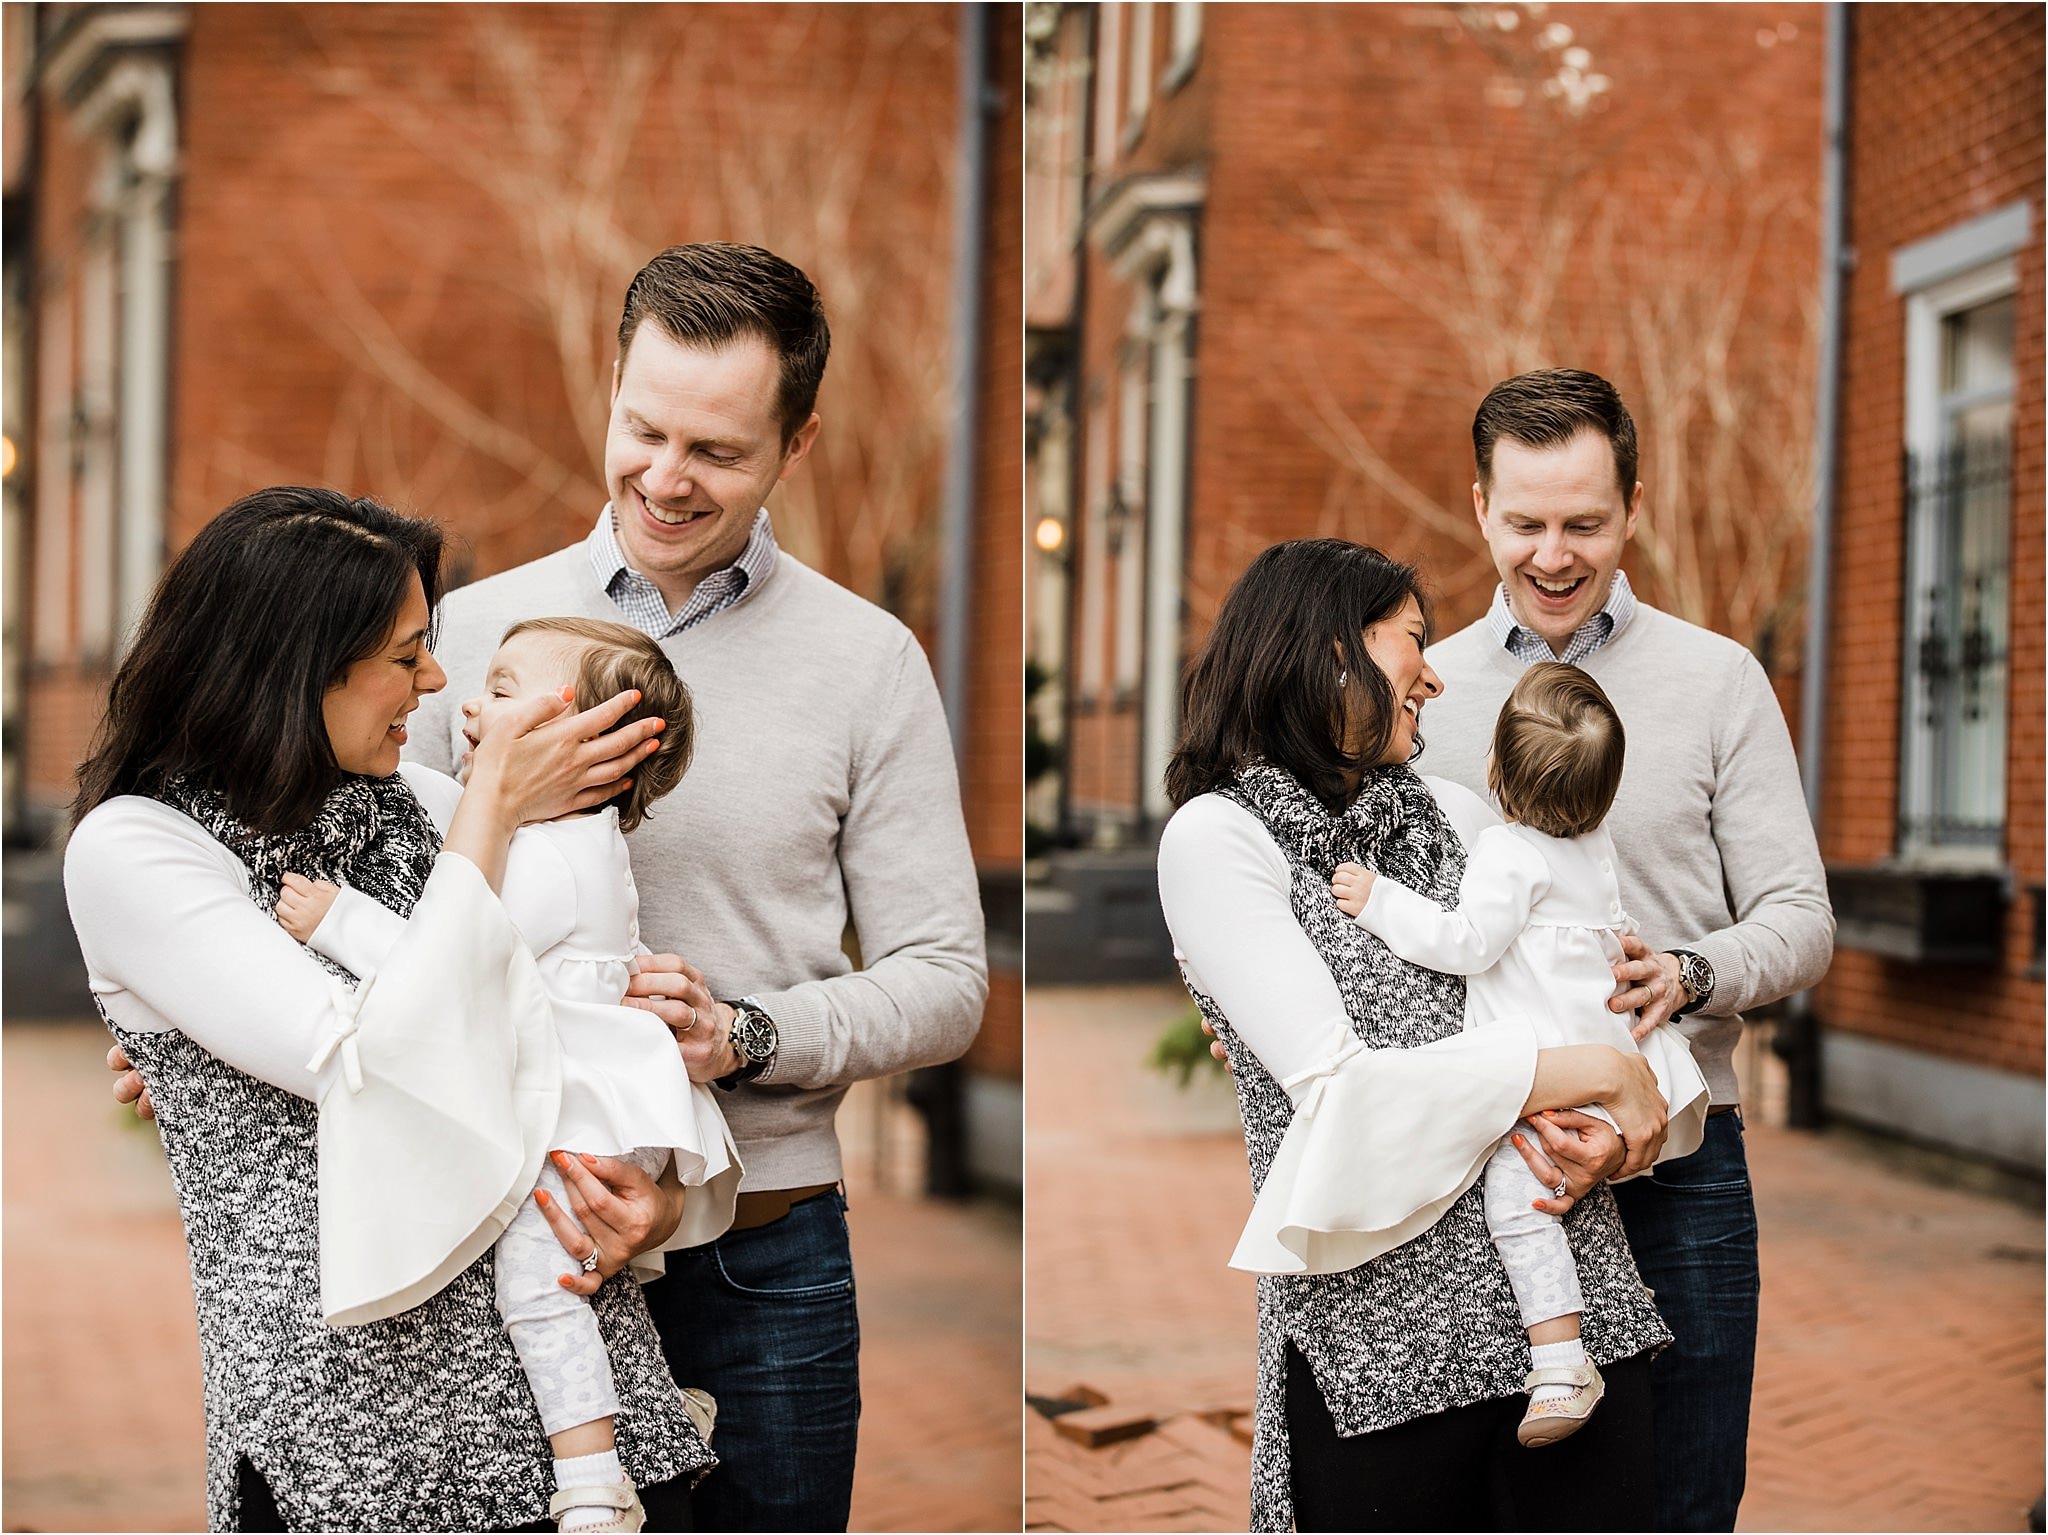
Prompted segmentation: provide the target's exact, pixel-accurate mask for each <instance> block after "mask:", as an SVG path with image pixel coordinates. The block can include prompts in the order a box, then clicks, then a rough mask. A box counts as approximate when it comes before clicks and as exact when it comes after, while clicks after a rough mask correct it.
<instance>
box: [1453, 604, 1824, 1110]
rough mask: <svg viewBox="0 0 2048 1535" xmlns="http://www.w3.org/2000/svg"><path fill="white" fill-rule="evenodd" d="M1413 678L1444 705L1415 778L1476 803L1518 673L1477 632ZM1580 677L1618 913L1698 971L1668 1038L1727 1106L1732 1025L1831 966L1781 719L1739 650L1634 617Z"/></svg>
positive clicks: (1763, 680)
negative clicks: (1616, 788)
mask: <svg viewBox="0 0 2048 1535" xmlns="http://www.w3.org/2000/svg"><path fill="white" fill-rule="evenodd" d="M1429 663H1430V665H1431V666H1432V667H1434V668H1435V669H1436V673H1437V675H1438V676H1439V677H1441V678H1442V679H1443V684H1444V693H1443V697H1441V698H1438V699H1435V700H1433V701H1431V703H1430V704H1429V705H1428V707H1427V708H1425V709H1424V710H1423V718H1422V734H1423V739H1424V740H1425V741H1426V742H1427V743H1428V746H1427V750H1426V751H1425V753H1424V754H1423V757H1422V759H1421V761H1420V763H1419V764H1418V766H1419V767H1420V768H1421V770H1422V771H1424V772H1429V773H1436V774H1438V775H1440V776H1442V777H1444V778H1449V779H1453V780H1455V781H1456V782H1458V783H1462V784H1464V785H1466V786H1467V787H1468V788H1471V789H1474V790H1476V791H1477V792H1478V793H1480V794H1482V795H1484V794H1485V793H1486V792H1487V789H1486V757H1487V753H1488V751H1490V750H1491V748H1492V745H1493V725H1494V719H1495V717H1496V716H1497V715H1498V714H1499V713H1500V706H1501V704H1502V703H1504V702H1505V701H1506V700H1507V696H1508V691H1509V689H1511V688H1512V687H1513V686H1514V685H1515V681H1516V679H1517V678H1519V677H1520V676H1521V675H1522V671H1523V667H1522V663H1521V662H1519V661H1517V660H1516V659H1515V658H1514V657H1513V656H1511V655H1509V654H1508V652H1507V651H1506V650H1505V649H1503V648H1502V647H1501V645H1500V643H1499V641H1497V640H1496V639H1495V638H1494V636H1493V634H1492V632H1491V631H1490V630H1489V628H1488V626H1487V623H1486V620H1485V619H1483V618H1482V619H1480V620H1479V622H1477V623H1475V624H1472V625H1471V626H1469V627H1467V628H1464V629H1461V630H1459V631H1458V632H1457V633H1456V634H1453V635H1451V636H1449V637H1448V638H1446V639H1444V640H1442V641H1440V642H1439V643H1438V644H1436V645H1434V646H1432V647H1431V648H1430V651H1429ZM1580 664H1581V665H1582V666H1583V667H1584V669H1585V670H1586V671H1587V672H1589V673H1591V674H1592V676H1593V677H1594V678H1596V679H1597V680H1598V681H1599V683H1600V686H1601V687H1603V688H1605V689H1606V690H1607V696H1608V697H1609V698H1610V699H1612V700H1613V701H1614V707H1615V709H1616V711H1617V712H1618V713H1619V714H1620V715H1621V723H1622V729H1623V731H1624V732H1625V733H1626V734H1627V737H1628V759H1627V763H1626V765H1625V766H1624V768H1623V770H1622V778H1621V791H1620V793H1619V794H1617V795H1616V796H1615V800H1614V809H1613V810H1612V811H1611V812H1610V813H1609V815H1608V818H1607V828H1608V830H1609V832H1610V833H1612V835H1613V837H1614V845H1615V847H1616V849H1617V850H1618V851H1619V852H1620V854H1621V868H1620V870H1619V873H1620V878H1621V899H1622V904H1623V905H1624V906H1626V907H1627V908H1628V911H1629V914H1630V915H1631V916H1633V917H1634V918H1635V919H1636V921H1637V922H1638V923H1639V924H1640V925H1641V929H1642V936H1643V939H1644V941H1645V942H1646V943H1648V944H1649V945H1650V947H1651V948H1653V949H1673V948H1679V949H1693V950H1696V951H1697V952H1699V953H1700V954H1702V955H1704V956H1705V957H1706V958H1707V960H1708V962H1709V963H1711V964H1712V965H1713V967H1714V979H1715V985H1714V997H1713V1000H1712V1002H1711V1003H1709V1004H1708V1007H1707V1010H1706V1011H1705V1012H1704V1013H1702V1014H1699V1015H1696V1016H1692V1017H1687V1018H1681V1019H1680V1020H1679V1021H1678V1024H1677V1027H1678V1029H1679V1030H1680V1031H1681V1032H1682V1033H1684V1034H1685V1035H1686V1037H1687V1038H1688V1039H1689V1040H1690V1041H1691V1044H1692V1052H1693V1056H1694V1058H1695V1059H1696V1060H1697V1061H1698V1062H1699V1067H1700V1070H1701V1072H1702V1073H1703V1074H1704V1075H1705V1076H1706V1079H1707V1086H1708V1088H1709V1090H1710V1091H1711V1093H1712V1096H1713V1101H1714V1102H1715V1103H1717V1104H1718V1103H1736V1102H1739V1101H1740V1100H1741V1090H1740V1088H1739V1087H1738V1086H1737V1084H1736V1080H1735V1068H1734V1064H1733V1062H1732V1060H1731V1057H1732V1055H1733V1053H1734V1049H1735V1042H1736V1040H1737V1039H1739V1038H1740V1037H1741V1033H1742V1029H1741V1024H1742V1020H1741V1018H1740V1017H1739V1016H1738V1015H1739V1014H1740V1013H1741V1012H1742V1010H1743V1009H1744V1008H1748V1007H1755V1006H1758V1005H1759V1004H1761V1003H1765V1002H1772V1001H1775V1000H1777V999H1778V998H1779V997H1782V996H1785V995H1787V994H1788V993H1790V992H1794V991H1799V990H1801V989H1803V988H1805V987H1808V986H1811V985H1813V984H1814V983H1815V982H1816V981H1818V980H1819V979H1820V978H1821V976H1822V975H1823V974H1824V973H1825V972H1826V970H1827V967H1828V961H1829V959H1830V958H1831V957H1832V956H1833V953H1834V941H1835V918H1834V912H1833V910H1832V909H1831V908H1830V907H1829V905H1828V887H1827V876H1826V875H1825V874H1824V873H1823V872H1822V869H1821V861H1820V849H1819V847H1818V846H1817V845H1816V843H1815V841H1814V836H1813V822H1812V820H1811V819H1810V818H1809V817H1808V815H1807V813H1806V801H1805V799H1804V797H1803V795H1802V794H1801V792H1800V786H1799V767H1798V764H1797V762H1796V761H1795V760H1794V758H1793V755H1792V738H1791V735H1790V733H1789V732H1788V731H1787V730H1786V728H1785V717H1784V714H1783V712H1782V711H1781V710H1780V709H1779V707H1778V700H1777V697H1776V695H1775V694H1773V693H1772V691H1771V684H1770V679H1769V678H1768V677H1766V676H1765V675H1764V669H1763V667H1762V666H1760V665H1758V664H1757V660H1756V657H1754V656H1752V655H1751V654H1750V653H1749V651H1748V650H1746V649H1745V648H1744V647H1743V646H1741V645H1738V644H1737V643H1736V642H1735V641H1733V640H1731V639H1728V638H1726V637H1724V636H1722V635H1719V634H1715V633H1714V632H1712V631H1711V630H1708V629H1701V628H1699V627H1697V626H1695V625H1693V624H1689V623H1686V622H1685V621H1683V620H1682V619H1677V618H1673V617H1672V616H1671V615H1670V614H1668V613H1660V612H1658V611H1657V610H1656V609H1655V608H1652V607H1649V606H1647V605H1645V606H1642V607H1639V608H1638V609H1637V610H1636V614H1635V617H1634V618H1633V619H1632V620H1631V621H1630V622H1629V624H1628V626H1627V627H1626V628H1625V629H1623V630H1622V631H1621V633H1620V634H1618V635H1616V636H1615V637H1614V638H1613V639H1612V640H1610V641H1608V642H1607V643H1606V644H1605V645H1603V646H1601V647H1600V648H1599V649H1598V650H1596V651H1594V652H1593V654H1592V655H1590V656H1588V657H1587V658H1586V659H1585V660H1584V661H1583V662H1581V663H1580Z"/></svg>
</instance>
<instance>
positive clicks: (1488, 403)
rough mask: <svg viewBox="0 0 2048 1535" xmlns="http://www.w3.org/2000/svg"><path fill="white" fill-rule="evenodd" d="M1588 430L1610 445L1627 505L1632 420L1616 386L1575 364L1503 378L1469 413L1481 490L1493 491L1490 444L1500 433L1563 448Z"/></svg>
mask: <svg viewBox="0 0 2048 1535" xmlns="http://www.w3.org/2000/svg"><path fill="white" fill-rule="evenodd" d="M1586 431H1593V432H1598V433H1599V434H1600V435H1601V436H1602V437H1604V438H1606V439H1607V445H1608V446H1609V447H1610V448H1612V449H1613V450H1614V478H1615V482H1616V483H1617V484H1619V485H1620V487H1621V499H1622V502H1623V504H1624V505H1626V504H1627V502H1628V499H1629V497H1630V496H1631V495H1633V494H1634V493H1635V488H1636V424H1635V421H1634V419H1633V418H1632V417H1630V415H1629V413H1628V407H1627V406H1626V405H1624V404H1622V403H1621V394H1620V391H1618V390H1617V389H1616V388H1615V387H1614V386H1613V385H1612V384H1610V383H1608V382H1607V380H1606V379H1604V378H1602V377H1600V375H1599V374H1597V373H1587V372H1585V371H1584V370H1583V369H1579V368H1537V369H1536V370H1535V371H1533V372H1530V373H1517V374H1516V375H1515V376H1514V377H1513V378H1508V379H1502V380H1501V381H1500V382H1499V383H1498V384H1495V385H1494V386H1493V387H1492V388H1491V389H1489V390H1488V391H1487V392H1486V398H1485V399H1483V400H1481V401H1480V402H1479V413H1478V414H1477V415H1475V416H1474V417H1473V418H1472V456H1473V458H1474V459H1475V460H1476V461H1477V462H1478V466H1479V492H1480V494H1481V495H1488V494H1490V493H1491V492H1492V490H1493V445H1494V444H1495V443H1496V442H1498V441H1500V439H1501V438H1503V437H1505V438H1507V439H1508V441H1510V442H1518V443H1520V444H1521V445H1522V446H1523V447H1525V448H1561V447H1563V446H1564V445H1565V444H1566V443H1568V442H1570V441H1571V440H1572V439H1573V438H1574V437H1576V436H1578V435H1579V433H1581V432H1586Z"/></svg>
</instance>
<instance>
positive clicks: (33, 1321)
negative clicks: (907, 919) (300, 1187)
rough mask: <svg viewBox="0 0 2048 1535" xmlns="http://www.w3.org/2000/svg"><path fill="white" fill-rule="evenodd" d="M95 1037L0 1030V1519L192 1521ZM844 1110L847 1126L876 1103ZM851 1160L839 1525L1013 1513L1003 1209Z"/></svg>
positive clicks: (151, 1169) (156, 1310) (160, 1179)
mask: <svg viewBox="0 0 2048 1535" xmlns="http://www.w3.org/2000/svg"><path fill="white" fill-rule="evenodd" d="M106 1047H107V1036H106V1032H105V1030H104V1029H102V1028H100V1027H99V1026H98V1025H97V1024H96V1023H95V1024H90V1025H87V1024H63V1025H48V1026H44V1025H24V1024H10V1025H9V1026H7V1028H6V1030H5V1031H4V1034H0V1048H4V1052H5V1059H4V1089H5V1116H4V1120H5V1161H6V1167H7V1180H6V1192H5V1204H4V1217H5V1227H4V1239H5V1254H4V1260H0V1281H4V1284H0V1289H4V1307H0V1333H4V1337H0V1350H4V1354H0V1357H4V1360H5V1376H4V1388H0V1415H4V1438H0V1478H4V1479H0V1528H4V1529H7V1530H200V1529H204V1528H205V1506H204V1501H205V1500H204V1492H203V1487H202V1459H203V1453H204V1452H203V1448H202V1444H203V1426H202V1421H201V1412H200V1398H199V1345H198V1338H197V1334H196V1332H195V1330H194V1324H193V1317H192V1298H191V1287H190V1280H189V1278H188V1274H187V1270H186V1266H185V1249H184V1240H183V1236H182V1234H181V1231H180V1228H179V1223H178V1213H177V1205H176V1202H175V1200H174V1198H173V1195H172V1192H171V1186H170V1179H169V1176H168V1174H167V1173H166V1171H165V1168H164V1162H163V1155H162V1152H161V1149H160V1148H159V1146H158V1143H157V1138H156V1133H155V1131H154V1130H153V1129H152V1128H150V1127H148V1126H145V1125H142V1124H140V1123H139V1122H137V1121H135V1120H133V1118H132V1116H128V1115H127V1114H126V1113H125V1111H123V1112H120V1113H117V1112H116V1111H115V1110H114V1108H113V1106H112V1102H111V1100H110V1099H109V1098H108V1097H107V1087H108V1082H109V1081H110V1079H109V1078H108V1076H107V1073H106V1071H105V1068H104V1065H103V1062H102V1058H103V1056H104V1055H105V1052H106ZM848 1113H849V1118H850V1123H848V1124H847V1128H848V1130H849V1132H850V1137H849V1138H850V1139H858V1138H859V1137H860V1136H861V1135H863V1134H864V1133H867V1132H868V1131H869V1129H870V1127H871V1126H872V1125H873V1124H874V1123H875V1122H877V1121H878V1120H879V1119H880V1118H881V1117H882V1116H881V1115H880V1114H876V1115H869V1114H867V1113H864V1112H862V1110H861V1106H860V1105H851V1106H850V1107H849V1111H848ZM870 1165H871V1164H870V1163H868V1162H867V1160H866V1159H863V1158H860V1157H858V1156H854V1157H850V1159H849V1199H850V1203H851V1211H850V1221H851V1225H852V1229H853V1243H854V1257H855V1263H856V1266H857V1269H858V1272H859V1275H860V1313H861V1325H862V1340H863V1348H862V1355H861V1364H862V1390H863V1399H864V1403H865V1411H864V1412H863V1415H862V1421H861V1451H860V1463H859V1465H860V1469H859V1472H858V1475H857V1477H856V1479H855V1485H854V1498H853V1528H854V1529H856V1530H981V1529H1015V1528H1016V1527H1017V1520H1018V1510H1019V1508H1020V1507H1021V1504H1022V1492H1021V1488H1020V1480H1019V1478H1020V1472H1019V1465H1018V1460H1019V1453H1018V1427H1017V1419H1018V1410H1019V1409H1018V1399H1019V1397H1020V1395H1021V1391H1022V1387H1021V1366H1020V1363H1019V1359H1018V1349H1017V1335H1018V1328H1019V1321H1018V1310H1019V1278H1018V1273H1019V1267H1018V1265H1019V1252H1018V1231H1017V1226H1018V1222H1017V1215H1016V1212H1015V1210H1014V1209H1012V1208H1004V1207H1002V1206H998V1205H967V1206H953V1205H940V1204H934V1203H930V1202H927V1201H924V1200H919V1199H910V1198H904V1197H902V1196H900V1195H898V1194H893V1193H890V1192H888V1191H887V1189H885V1188H883V1187H879V1186H876V1184H875V1182H874V1180H873V1178H872V1177H871V1176H869V1175H868V1167H869V1166H870ZM880 1165H883V1166H884V1167H886V1166H888V1165H889V1164H887V1163H883V1164H880ZM896 1165H897V1166H898V1167H899V1168H900V1167H901V1165H902V1159H901V1158H898V1159H897V1163H896ZM890 1183H891V1186H897V1180H896V1179H893V1178H892V1179H891V1180H890Z"/></svg>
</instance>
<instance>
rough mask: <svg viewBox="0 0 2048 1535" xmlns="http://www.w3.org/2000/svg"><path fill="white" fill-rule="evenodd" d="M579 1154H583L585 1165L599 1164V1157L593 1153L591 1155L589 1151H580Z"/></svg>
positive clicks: (593, 1165)
mask: <svg viewBox="0 0 2048 1535" xmlns="http://www.w3.org/2000/svg"><path fill="white" fill-rule="evenodd" d="M578 1155H580V1156H581V1157H582V1158H583V1165H584V1166H585V1167H595V1166H597V1158H596V1157H594V1156H592V1155H591V1154H590V1153H589V1152H587V1151H585V1152H580V1153H578Z"/></svg>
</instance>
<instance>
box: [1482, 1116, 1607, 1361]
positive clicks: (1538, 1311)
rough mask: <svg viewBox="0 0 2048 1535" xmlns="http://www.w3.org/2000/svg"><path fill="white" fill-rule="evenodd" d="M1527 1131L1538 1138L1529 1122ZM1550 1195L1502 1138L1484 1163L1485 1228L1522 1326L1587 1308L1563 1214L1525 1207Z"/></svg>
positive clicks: (1510, 1144) (1517, 1153)
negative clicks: (1496, 1251) (1511, 1291)
mask: <svg viewBox="0 0 2048 1535" xmlns="http://www.w3.org/2000/svg"><path fill="white" fill-rule="evenodd" d="M1528 1136H1529V1138H1530V1139H1531V1140H1532V1141H1535V1143H1536V1144H1537V1145H1541V1144H1542V1142H1541V1141H1540V1140H1536V1130H1535V1128H1534V1127H1533V1126H1530V1127H1528ZM1549 1196H1550V1190H1549V1189H1547V1188H1545V1187H1544V1186H1543V1185H1542V1184H1540V1183H1538V1182H1537V1181H1536V1175H1535V1174H1534V1173H1532V1172H1530V1171H1529V1164H1528V1163H1526V1162H1524V1161H1523V1160H1522V1154H1521V1153H1520V1152H1519V1151H1517V1150H1515V1147H1514V1143H1513V1142H1512V1141H1510V1140H1506V1139H1503V1140H1502V1141H1501V1143H1500V1144H1499V1145H1498V1146H1496V1147H1495V1148H1494V1150H1493V1155H1492V1156H1491V1157H1490V1158H1488V1159H1487V1163H1486V1230H1487V1233H1488V1234H1489V1235H1490V1236H1491V1237H1492V1238H1493V1245H1494V1247H1495V1248H1496V1249H1497V1250H1498V1251H1499V1252H1500V1261H1501V1265H1502V1266H1503V1267H1504V1268H1506V1269H1507V1271H1508V1286H1509V1288H1510V1289H1512V1290H1513V1291H1514V1292H1515V1304H1516V1305H1517V1306H1519V1307H1520V1308H1521V1311H1522V1325H1523V1326H1524V1327H1534V1326H1535V1325H1536V1324H1537V1323H1538V1322H1547V1321H1549V1320H1550V1319H1551V1318H1552V1317H1560V1316H1573V1315H1576V1314H1577V1313H1579V1312H1581V1311H1584V1310H1585V1309H1586V1301H1585V1297H1584V1296H1582V1295H1581V1294H1580V1293H1579V1266H1578V1264H1577V1262H1575V1261H1574V1260H1573V1258H1572V1249H1571V1243H1569V1242H1568V1241H1566V1240H1565V1234H1564V1222H1563V1220H1562V1219H1561V1218H1559V1217H1558V1216H1555V1215H1546V1214H1544V1213H1543V1212H1542V1211H1541V1210H1537V1209H1532V1208H1531V1207H1530V1201H1531V1200H1534V1199H1547V1198H1548V1197H1549Z"/></svg>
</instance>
